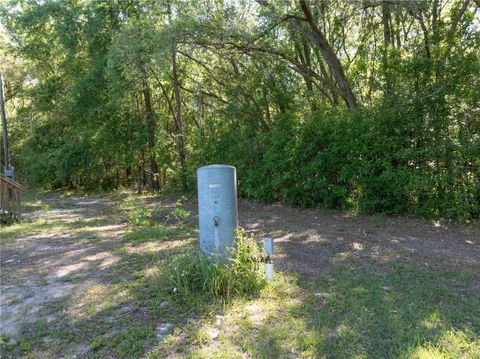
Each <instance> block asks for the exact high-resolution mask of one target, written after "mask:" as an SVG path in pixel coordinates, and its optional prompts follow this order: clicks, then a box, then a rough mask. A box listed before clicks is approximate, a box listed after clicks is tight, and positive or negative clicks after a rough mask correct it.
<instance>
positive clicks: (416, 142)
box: [206, 99, 480, 220]
mask: <svg viewBox="0 0 480 359" xmlns="http://www.w3.org/2000/svg"><path fill="white" fill-rule="evenodd" d="M401 101H403V102H401ZM392 103H395V105H385V106H383V107H379V108H378V109H373V110H359V111H357V112H354V113H350V112H337V113H329V114H325V112H323V114H318V113H317V114H316V113H314V114H312V115H311V116H310V117H309V118H306V119H302V118H298V117H297V118H295V117H294V116H287V115H281V116H279V117H278V118H276V119H275V121H274V122H273V123H272V124H271V128H270V129H269V130H268V132H266V133H261V132H260V133H255V134H252V133H251V132H249V130H248V129H245V130H242V131H240V132H239V133H235V134H224V135H222V137H221V138H220V139H219V140H218V141H216V142H215V141H212V142H211V148H209V149H208V150H207V151H206V153H207V154H208V156H209V158H208V159H206V161H210V162H223V163H229V164H232V165H234V166H236V167H237V170H238V178H239V188H240V193H241V195H243V196H247V197H251V198H256V199H259V200H264V201H285V202H287V203H291V204H294V205H299V206H308V207H315V206H321V207H329V208H341V209H353V210H357V211H361V212H366V213H371V212H382V213H387V214H400V213H402V214H413V215H420V216H425V217H444V218H450V219H454V220H467V219H470V218H476V217H478V215H479V214H480V184H479V183H480V146H479V143H478V138H479V131H478V128H477V129H476V130H474V131H471V132H469V133H468V132H467V129H466V128H464V125H465V122H464V121H463V120H462V118H453V117H451V116H450V115H449V114H442V116H443V117H442V118H436V117H435V115H436V114H437V113H438V111H439V109H438V108H437V107H436V106H434V107H433V108H422V105H421V101H418V102H416V103H413V102H410V101H408V100H402V99H397V101H392ZM475 131H476V132H475ZM475 139H476V140H475Z"/></svg>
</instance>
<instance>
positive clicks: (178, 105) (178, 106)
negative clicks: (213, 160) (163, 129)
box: [171, 38, 186, 188]
mask: <svg viewBox="0 0 480 359" xmlns="http://www.w3.org/2000/svg"><path fill="white" fill-rule="evenodd" d="M171 46H172V79H173V91H174V93H175V123H176V127H177V148H178V158H179V160H180V166H181V169H180V170H181V171H182V173H181V177H182V186H183V187H184V188H185V187H186V177H185V146H184V143H183V123H182V99H181V97H180V85H179V83H178V74H177V47H176V43H175V41H174V39H173V38H172V39H171Z"/></svg>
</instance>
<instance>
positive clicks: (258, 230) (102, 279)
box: [0, 194, 480, 357]
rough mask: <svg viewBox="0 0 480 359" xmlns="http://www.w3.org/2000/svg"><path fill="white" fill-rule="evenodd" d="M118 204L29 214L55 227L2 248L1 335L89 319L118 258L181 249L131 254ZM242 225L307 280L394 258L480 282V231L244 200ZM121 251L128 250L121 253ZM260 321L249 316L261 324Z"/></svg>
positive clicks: (56, 206)
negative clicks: (267, 239) (93, 299)
mask: <svg viewBox="0 0 480 359" xmlns="http://www.w3.org/2000/svg"><path fill="white" fill-rule="evenodd" d="M120 200H121V198H120V197H117V198H114V197H109V198H98V197H93V196H92V197H81V196H72V197H63V196H61V195H58V194H52V195H48V196H47V197H46V198H44V199H42V202H43V203H44V204H46V205H48V208H43V209H41V208H30V210H29V212H28V213H27V214H26V216H25V218H26V219H27V220H31V221H36V220H41V219H48V220H53V221H54V224H53V225H51V228H50V227H48V226H47V227H45V228H43V227H40V226H38V227H35V226H32V227H28V226H27V227H26V228H27V229H28V230H26V231H25V232H22V233H20V234H19V235H17V236H15V238H14V239H13V240H12V241H6V242H5V243H4V244H3V245H2V248H1V293H0V300H1V307H2V308H1V317H0V334H1V335H3V336H6V337H8V338H10V339H11V340H12V341H15V340H16V338H18V337H19V336H21V334H22V332H23V331H25V330H26V328H28V325H29V323H35V322H37V321H39V320H43V321H45V322H46V323H49V322H52V321H58V320H63V321H65V322H69V323H74V322H75V320H80V319H79V318H82V315H84V314H85V313H81V312H82V310H84V309H85V308H83V307H82V306H81V305H82V303H81V301H82V300H81V299H82V297H83V298H85V297H86V295H87V294H88V295H92V296H94V295H97V296H101V295H103V294H102V292H101V291H102V289H101V288H105V286H108V285H111V284H114V283H118V282H119V281H122V280H123V279H122V273H121V272H119V273H118V275H116V276H112V275H109V276H104V274H105V273H108V270H109V269H111V268H112V267H113V266H118V265H119V264H121V263H122V257H121V253H126V254H139V253H142V251H143V252H149V253H150V252H152V253H154V252H155V253H156V252H158V251H162V250H172V249H175V247H178V246H179V245H180V243H177V242H175V241H172V242H165V243H163V244H159V245H158V246H156V245H155V248H153V247H152V245H153V244H152V243H150V244H148V246H145V247H133V246H132V247H127V248H125V243H124V242H122V238H123V236H124V235H125V233H126V232H127V231H129V230H132V226H131V225H129V224H126V223H125V220H124V219H123V218H122V216H121V215H120V214H119V213H118V211H117V209H118V208H117V207H118V202H119V201H120ZM145 203H146V205H147V206H162V207H170V208H171V207H173V206H175V199H173V198H164V197H151V198H148V199H147V200H146V201H145ZM182 206H183V207H184V208H185V209H186V210H189V211H190V212H191V214H190V217H189V219H188V220H189V221H190V223H192V224H196V218H197V217H196V216H197V209H196V202H195V200H187V201H185V202H184V203H183V205H182ZM239 221H240V225H241V226H243V227H245V228H246V229H247V230H249V231H251V232H253V233H255V234H256V235H258V236H271V237H273V238H275V243H276V255H275V258H274V259H275V263H276V266H277V268H281V269H283V270H288V271H294V272H296V273H299V274H300V275H303V276H305V277H306V278H312V277H314V276H316V275H318V274H319V273H322V272H324V271H327V270H328V269H329V268H331V267H332V266H334V265H335V264H337V263H344V264H346V265H349V263H351V261H350V259H352V258H355V259H356V260H355V261H354V262H353V263H355V264H354V265H355V266H358V265H366V266H368V265H369V264H370V263H372V262H382V261H386V260H396V261H399V262H403V263H407V264H409V265H413V266H415V267H422V268H432V269H441V270H443V269H445V270H449V271H467V272H470V273H472V278H473V281H472V286H478V283H480V280H479V273H480V232H479V230H478V227H476V226H475V225H469V226H461V225H451V226H450V225H440V224H435V223H431V222H428V221H423V220H416V219H408V218H389V217H376V216H353V215H349V214H346V213H340V212H331V213H327V214H325V213H322V212H320V211H317V210H305V209H298V208H292V207H289V206H285V205H280V204H274V205H265V204H259V203H255V202H253V201H247V200H241V201H240V202H239ZM157 247H158V248H157ZM122 248H123V250H124V252H119V251H120V250H121V249H122ZM352 265H353V264H352ZM97 287H98V288H99V289H98V290H97V289H96V288H97ZM472 289H474V288H472ZM84 304H85V303H84ZM87 304H88V303H87ZM252 308H253V307H252ZM100 309H101V308H100ZM100 309H98V308H96V309H95V310H97V311H98V310H100ZM253 309H255V308H253ZM253 309H252V310H253ZM89 310H90V309H89ZM92 310H93V309H92ZM95 310H93V312H95ZM132 313H134V314H133V315H134V318H135V319H136V320H138V321H142V320H146V319H147V318H148V313H147V312H146V311H145V310H143V309H142V308H132V306H131V305H127V304H125V305H122V304H121V303H120V304H119V305H118V306H117V307H116V311H115V312H114V313H113V314H112V315H111V316H110V317H108V318H110V320H113V321H115V320H116V319H118V318H121V317H123V316H124V315H126V314H128V315H132ZM257 314H258V313H253V314H252V315H253V316H255V318H257V316H258V315H257ZM108 318H107V319H108ZM112 318H113V319H112ZM114 319H115V320H114ZM257 319H258V318H257ZM258 320H260V319H258ZM167 324H168V325H169V323H167ZM167 324H163V326H162V321H161V318H159V321H158V324H157V334H156V335H157V337H159V338H160V337H162V338H163V336H164V335H165V333H167V332H168V331H169V329H170V326H169V327H168V330H167V329H165V328H166V325H167ZM72 325H73V324H72ZM154 328H155V326H154ZM87 344H88V343H84V342H82V341H81V340H80V342H77V344H76V346H72V347H71V348H70V349H68V350H69V353H70V354H71V355H73V356H79V357H82V356H85V355H87V353H88V351H89V349H88V346H87Z"/></svg>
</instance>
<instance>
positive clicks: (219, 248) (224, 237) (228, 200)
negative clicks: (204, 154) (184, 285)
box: [197, 165, 238, 257]
mask: <svg viewBox="0 0 480 359" xmlns="http://www.w3.org/2000/svg"><path fill="white" fill-rule="evenodd" d="M197 185H198V221H199V227H200V249H201V250H202V251H203V252H204V253H206V254H214V255H217V256H219V257H225V256H226V254H227V253H228V248H229V247H231V246H233V244H234V239H235V229H236V228H237V226H238V211H237V173H236V170H235V167H233V166H227V165H211V166H205V167H200V168H199V169H198V170H197Z"/></svg>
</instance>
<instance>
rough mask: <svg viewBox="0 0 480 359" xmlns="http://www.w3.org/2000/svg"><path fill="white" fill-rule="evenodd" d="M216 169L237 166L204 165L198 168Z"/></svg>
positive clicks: (201, 169) (199, 169) (200, 169)
mask: <svg viewBox="0 0 480 359" xmlns="http://www.w3.org/2000/svg"><path fill="white" fill-rule="evenodd" d="M214 169H233V170H234V169H235V167H233V166H230V165H209V166H203V167H200V168H198V169H197V171H203V170H214Z"/></svg>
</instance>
